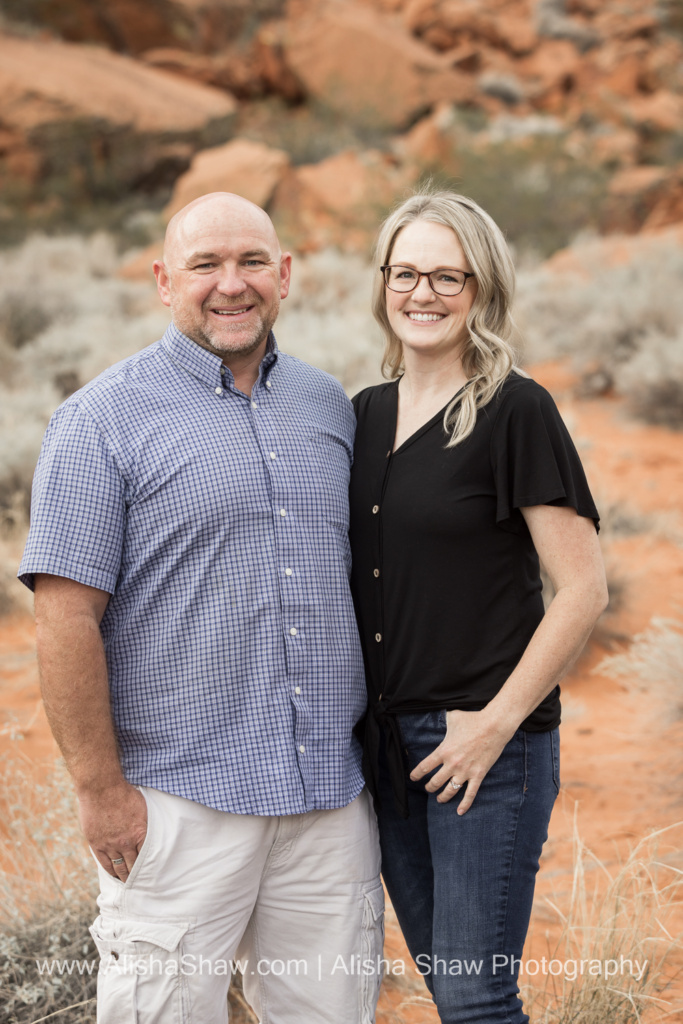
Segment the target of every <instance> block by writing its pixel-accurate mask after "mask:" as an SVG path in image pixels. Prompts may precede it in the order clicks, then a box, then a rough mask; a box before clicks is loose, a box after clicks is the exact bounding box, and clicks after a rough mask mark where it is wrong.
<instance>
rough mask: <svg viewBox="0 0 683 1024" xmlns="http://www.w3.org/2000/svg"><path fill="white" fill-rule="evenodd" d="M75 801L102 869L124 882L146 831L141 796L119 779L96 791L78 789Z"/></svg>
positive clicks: (145, 813)
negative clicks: (109, 785) (118, 781)
mask: <svg viewBox="0 0 683 1024" xmlns="http://www.w3.org/2000/svg"><path fill="white" fill-rule="evenodd" d="M78 803H79V814H80V819H81V828H82V829H83V832H84V834H85V838H86V839H87V840H88V843H89V844H90V848H91V849H92V851H93V853H94V854H95V856H96V857H97V859H98V861H99V862H100V864H101V865H102V867H103V868H104V870H105V871H108V872H109V874H110V875H113V877H114V878H120V879H121V881H122V882H125V881H126V879H127V878H128V875H129V874H130V871H131V868H132V867H133V864H134V863H135V861H136V859H137V855H138V854H139V852H140V850H141V848H142V844H143V842H144V840H145V836H146V834H147V803H146V802H145V798H144V796H143V795H142V793H141V792H140V790H139V789H136V788H135V786H131V785H130V783H128V782H126V781H125V780H122V781H121V782H120V783H118V784H117V785H116V786H112V787H110V788H109V789H105V790H99V791H97V792H93V791H91V790H81V791H80V792H79V794H78ZM120 858H123V860H121V859H120ZM117 861H119V863H117Z"/></svg>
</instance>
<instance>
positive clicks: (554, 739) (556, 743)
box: [550, 729, 560, 794]
mask: <svg viewBox="0 0 683 1024" xmlns="http://www.w3.org/2000/svg"><path fill="white" fill-rule="evenodd" d="M550 753H551V756H552V759H553V783H554V785H555V793H556V794H557V793H559V792H560V730H559V729H553V730H552V731H551V733H550Z"/></svg>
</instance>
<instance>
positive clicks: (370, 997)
mask: <svg viewBox="0 0 683 1024" xmlns="http://www.w3.org/2000/svg"><path fill="white" fill-rule="evenodd" d="M383 948H384V890H383V888H382V886H381V885H378V886H376V887H375V888H374V889H370V890H369V891H368V892H365V893H363V924H362V935H361V953H362V956H361V1015H360V1019H361V1024H373V1022H374V1020H375V1009H376V1007H377V999H378V997H379V987H380V985H381V983H382V970H381V965H380V960H381V958H382V951H383ZM366 961H367V963H366Z"/></svg>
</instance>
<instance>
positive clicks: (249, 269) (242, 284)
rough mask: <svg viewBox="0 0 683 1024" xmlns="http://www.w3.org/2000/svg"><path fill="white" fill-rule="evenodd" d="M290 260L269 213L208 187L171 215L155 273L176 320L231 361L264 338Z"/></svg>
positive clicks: (274, 315) (283, 288) (284, 288)
mask: <svg viewBox="0 0 683 1024" xmlns="http://www.w3.org/2000/svg"><path fill="white" fill-rule="evenodd" d="M291 261H292V257H291V256H290V254H289V253H284V254H283V253H282V252H281V251H280V243H279V242H278V239H277V235H276V234H275V229H274V227H273V224H272V222H271V220H270V217H269V216H268V214H267V213H265V212H264V211H263V210H262V209H260V207H258V206H255V205H254V203H250V202H249V200H247V199H243V198H242V197H241V196H237V195H233V194H232V193H230V192H213V193H211V194H210V195H206V196H202V197H201V198H200V199H195V200H194V202H192V203H189V204H188V205H187V206H185V207H184V208H183V209H182V210H180V211H179V212H178V213H176V215H175V216H174V217H173V218H172V219H171V220H170V221H169V224H168V228H167V230H166V239H165V242H164V256H163V260H157V261H155V263H154V274H155V276H156V279H157V287H158V289H159V294H160V296H161V300H162V302H163V303H164V304H165V305H167V306H170V308H171V311H172V313H173V321H174V323H175V325H176V327H178V328H179V329H180V330H181V331H182V332H183V334H186V335H187V337H188V338H191V339H192V340H193V341H196V342H197V344H198V345H201V346H202V347H203V348H207V349H209V351H211V352H214V353H215V354H216V355H219V356H221V358H222V359H223V361H224V362H225V363H227V364H230V361H231V356H237V357H238V359H239V358H240V357H245V356H249V355H251V354H252V353H254V352H256V351H257V349H258V348H259V347H260V346H261V345H265V342H266V339H267V337H268V334H269V332H270V330H271V328H272V326H273V324H274V323H275V320H276V318H277V314H278V311H279V308H280V299H284V298H285V296H286V295H287V292H288V291H289V277H290V269H291Z"/></svg>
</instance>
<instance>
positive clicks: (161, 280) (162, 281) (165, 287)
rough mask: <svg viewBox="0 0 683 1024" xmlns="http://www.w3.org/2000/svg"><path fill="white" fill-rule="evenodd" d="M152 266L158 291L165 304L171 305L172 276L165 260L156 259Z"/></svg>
mask: <svg viewBox="0 0 683 1024" xmlns="http://www.w3.org/2000/svg"><path fill="white" fill-rule="evenodd" d="M152 268H153V270H154V276H155V278H156V281H157V291H158V292H159V296H160V298H161V301H162V302H163V304H164V305H165V306H170V305H171V278H170V276H169V273H168V271H167V270H166V267H165V265H164V263H163V260H155V261H154V263H153V265H152Z"/></svg>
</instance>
